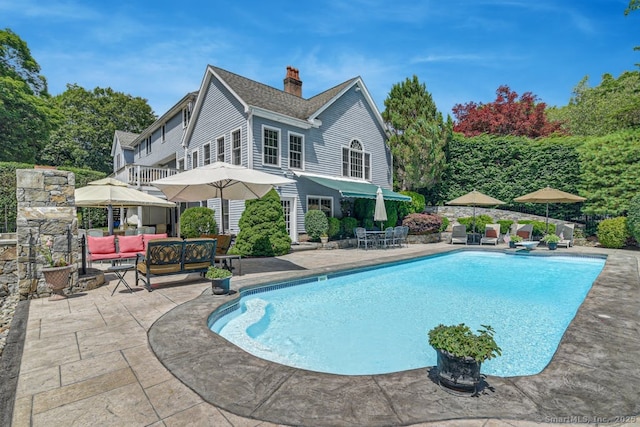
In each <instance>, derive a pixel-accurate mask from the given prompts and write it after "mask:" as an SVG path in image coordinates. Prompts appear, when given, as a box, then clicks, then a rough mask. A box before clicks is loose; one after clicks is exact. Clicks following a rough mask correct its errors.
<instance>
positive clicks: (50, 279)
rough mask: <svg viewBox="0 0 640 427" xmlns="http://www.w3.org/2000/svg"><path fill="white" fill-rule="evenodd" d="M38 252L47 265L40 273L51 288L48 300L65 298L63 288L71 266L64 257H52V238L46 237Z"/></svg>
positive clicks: (65, 285)
mask: <svg viewBox="0 0 640 427" xmlns="http://www.w3.org/2000/svg"><path fill="white" fill-rule="evenodd" d="M40 252H41V253H42V255H43V256H44V258H45V260H46V262H47V266H45V267H42V274H43V276H44V281H45V282H46V283H47V286H49V288H51V296H50V297H49V300H50V301H56V300H61V299H65V298H67V296H66V295H65V294H64V291H63V289H64V288H65V287H67V286H68V285H69V277H70V274H71V269H72V266H71V265H69V263H68V262H67V261H66V260H65V259H64V258H59V259H54V257H53V240H52V239H47V242H46V243H45V245H44V248H43V249H41V250H40Z"/></svg>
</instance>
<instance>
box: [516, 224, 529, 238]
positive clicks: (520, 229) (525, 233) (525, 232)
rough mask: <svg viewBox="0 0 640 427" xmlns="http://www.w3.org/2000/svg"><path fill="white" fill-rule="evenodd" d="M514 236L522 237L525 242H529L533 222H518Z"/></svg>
mask: <svg viewBox="0 0 640 427" xmlns="http://www.w3.org/2000/svg"><path fill="white" fill-rule="evenodd" d="M516 236H520V237H522V240H523V241H525V242H530V241H531V240H532V238H533V224H518V225H517V226H516Z"/></svg>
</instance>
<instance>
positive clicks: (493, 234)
mask: <svg viewBox="0 0 640 427" xmlns="http://www.w3.org/2000/svg"><path fill="white" fill-rule="evenodd" d="M499 238H500V224H487V225H486V226H485V227H484V234H483V235H482V238H481V239H480V244H481V245H483V244H485V243H486V244H488V245H489V244H490V245H498V239H499Z"/></svg>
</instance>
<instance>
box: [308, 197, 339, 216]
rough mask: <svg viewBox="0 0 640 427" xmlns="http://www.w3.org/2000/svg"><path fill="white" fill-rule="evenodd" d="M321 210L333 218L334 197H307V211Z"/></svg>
mask: <svg viewBox="0 0 640 427" xmlns="http://www.w3.org/2000/svg"><path fill="white" fill-rule="evenodd" d="M311 210H320V211H322V212H324V213H325V214H326V215H327V216H333V197H323V196H307V211H311Z"/></svg>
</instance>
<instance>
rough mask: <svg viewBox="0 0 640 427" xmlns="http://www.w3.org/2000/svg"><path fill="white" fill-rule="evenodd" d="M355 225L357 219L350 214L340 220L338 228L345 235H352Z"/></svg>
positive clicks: (356, 224)
mask: <svg viewBox="0 0 640 427" xmlns="http://www.w3.org/2000/svg"><path fill="white" fill-rule="evenodd" d="M357 226H358V220H357V219H355V218H353V217H351V216H345V217H344V218H342V219H341V220H340V229H341V230H342V234H343V235H344V236H345V237H353V229H354V228H356V227H357Z"/></svg>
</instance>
